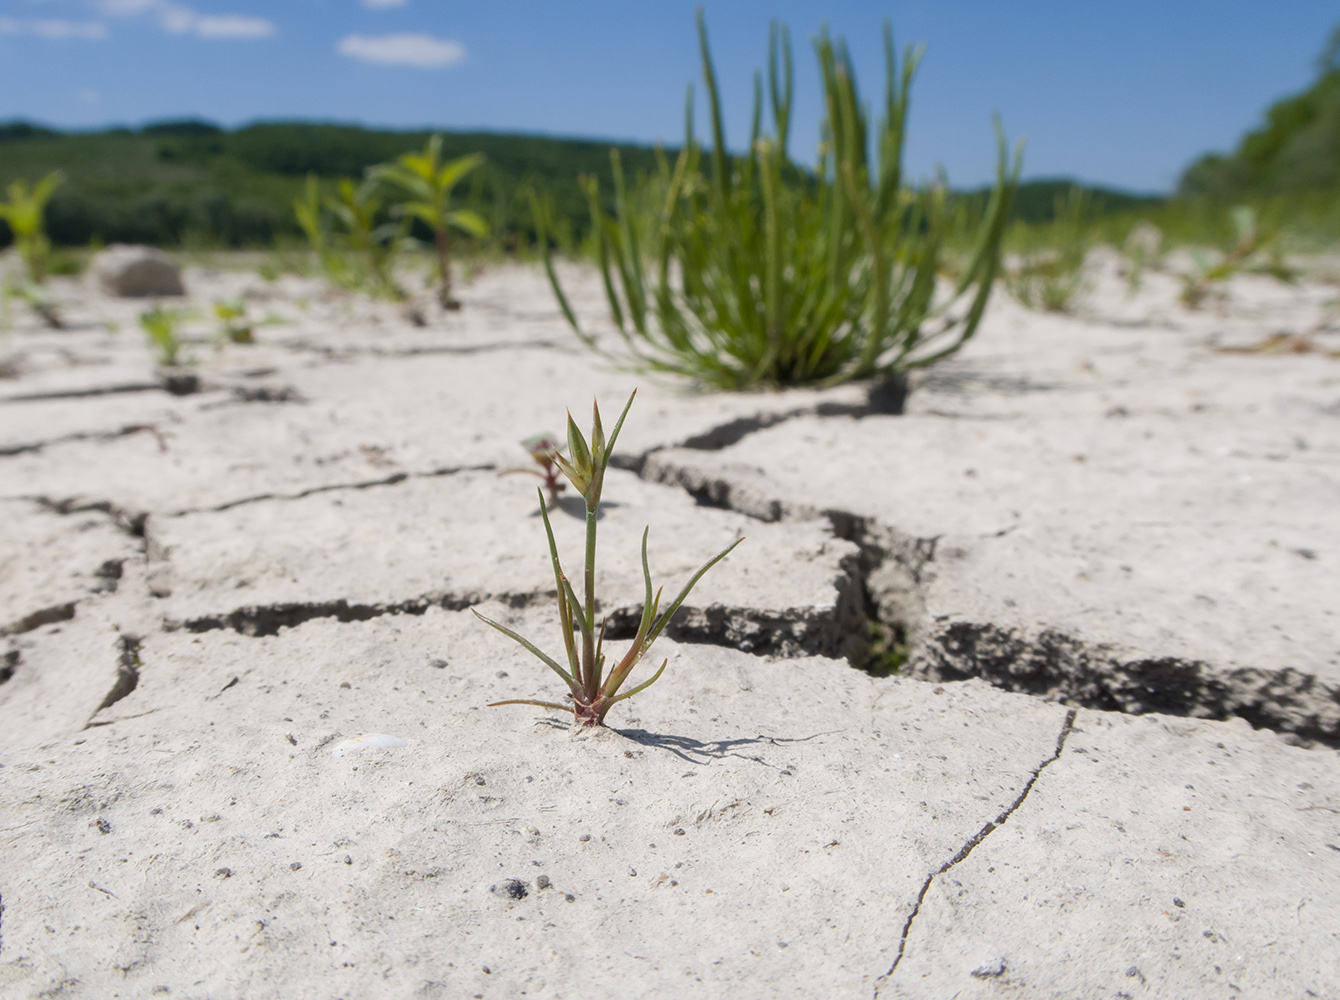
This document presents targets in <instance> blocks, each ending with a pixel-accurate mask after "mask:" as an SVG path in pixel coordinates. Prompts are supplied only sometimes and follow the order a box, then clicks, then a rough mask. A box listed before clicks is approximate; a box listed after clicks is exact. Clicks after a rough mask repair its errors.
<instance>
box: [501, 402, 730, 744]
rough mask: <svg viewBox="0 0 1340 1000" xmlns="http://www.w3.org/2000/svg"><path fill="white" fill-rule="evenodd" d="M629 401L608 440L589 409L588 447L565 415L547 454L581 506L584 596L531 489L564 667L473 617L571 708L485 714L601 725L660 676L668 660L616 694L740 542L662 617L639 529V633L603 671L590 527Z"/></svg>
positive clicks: (511, 634) (515, 702) (548, 705)
mask: <svg viewBox="0 0 1340 1000" xmlns="http://www.w3.org/2000/svg"><path fill="white" fill-rule="evenodd" d="M635 395H636V392H635V393H634V394H633V396H629V397H628V403H627V404H626V405H625V406H624V408H623V413H621V414H620V415H619V420H618V422H617V423H616V424H615V425H614V430H613V432H611V434H610V436H609V440H608V441H606V439H605V431H604V428H603V427H602V426H601V422H600V407H599V406H598V405H597V406H594V407H593V411H594V413H593V417H592V423H591V439H590V442H589V443H588V442H587V439H586V438H585V437H583V436H582V432H581V430H580V429H579V428H578V427H577V423H576V421H574V420H573V419H572V415H571V414H569V415H568V457H566V458H565V457H563V456H562V455H560V454H558V452H557V451H556V450H555V451H551V452H550V455H549V458H550V461H551V462H553V464H554V465H555V466H557V467H558V469H559V470H560V471H561V472H562V473H563V475H564V476H566V477H567V478H568V480H569V481H570V482H571V483H572V485H573V488H574V489H576V491H577V492H578V493H579V494H580V495H581V497H582V499H583V500H585V501H586V562H585V574H584V579H583V583H584V585H585V588H584V590H585V592H584V595H583V597H578V596H577V591H576V590H575V589H574V588H573V586H572V584H571V583H570V582H569V580H568V577H567V575H566V574H565V573H564V572H563V567H562V564H561V563H560V561H559V557H558V545H557V544H556V543H555V541H554V531H553V527H552V526H551V525H550V523H549V511H548V507H547V505H546V503H545V497H544V491H543V490H537V491H536V492H538V493H539V495H540V515H541V517H542V518H543V519H544V531H545V535H546V537H547V538H548V540H549V556H550V560H551V562H552V563H553V569H554V585H555V587H556V588H557V591H558V620H559V628H560V630H561V631H562V633H563V648H564V651H565V653H566V661H567V667H566V668H565V667H564V666H562V665H561V664H560V663H559V661H558V660H556V659H554V658H553V657H551V656H549V655H548V654H547V653H545V652H543V651H542V650H540V649H539V648H538V647H537V646H535V645H534V644H532V643H531V642H530V641H529V640H528V639H525V638H523V637H522V636H521V635H519V634H517V633H516V632H513V631H512V630H511V629H509V628H507V627H506V626H505V625H500V624H499V623H498V622H495V621H492V620H490V619H488V618H485V617H484V616H483V615H481V614H479V612H478V611H476V612H475V615H476V617H478V618H479V619H480V620H481V621H483V622H485V623H486V624H488V625H491V626H492V627H493V628H495V629H497V630H498V631H499V632H501V633H502V634H503V635H505V636H507V637H508V638H509V639H512V640H513V641H515V642H517V643H519V644H520V645H521V646H522V647H524V648H525V649H526V650H527V651H529V652H530V653H533V654H534V655H535V656H537V657H538V658H539V659H540V660H541V661H542V662H543V663H544V664H545V665H546V666H547V667H549V669H550V670H552V671H553V672H554V673H556V674H558V676H559V677H561V678H563V682H564V683H565V684H566V685H567V687H568V691H569V694H570V696H571V698H572V704H570V705H559V704H557V703H555V702H550V701H538V700H534V699H530V698H513V699H509V700H507V701H499V702H494V703H493V705H490V706H489V707H490V708H492V707H494V706H496V705H538V706H540V707H541V708H553V709H558V710H559V711H571V712H572V713H573V716H574V717H575V719H576V722H577V723H578V724H579V725H583V726H600V725H604V723H605V716H606V714H608V712H609V710H610V709H611V708H612V707H614V705H616V704H618V703H619V702H621V701H623V700H625V699H627V698H631V697H632V696H633V695H635V694H637V693H638V692H639V691H644V690H646V689H647V688H649V687H650V686H651V685H652V684H654V683H655V682H656V680H657V679H658V678H659V677H660V676H661V674H662V673H663V672H664V671H665V666H666V662H669V661H666V662H663V663H662V664H661V667H660V669H659V670H657V671H656V673H654V674H653V675H652V676H651V677H650V678H649V679H648V680H646V681H643V682H642V683H641V684H638V685H637V686H636V687H634V688H631V689H629V690H628V691H624V692H622V693H620V690H619V689H620V688H621V687H623V684H624V682H625V681H626V680H627V679H628V677H629V675H630V674H631V673H632V672H633V668H634V667H636V666H637V664H638V663H639V662H640V661H641V660H642V658H643V657H644V656H645V655H646V653H647V651H648V650H650V649H651V646H652V643H654V642H655V641H656V639H657V638H658V637H659V636H660V634H661V632H663V631H664V630H665V627H666V626H667V625H668V624H670V620H671V619H672V618H673V617H674V616H675V612H677V611H678V610H679V608H680V605H682V604H683V603H684V600H685V599H686V598H687V597H688V596H689V592H690V591H691V590H692V589H693V587H694V586H695V585H696V584H697V582H698V581H699V580H700V579H702V576H703V574H704V573H706V572H707V571H708V570H709V569H711V568H712V567H713V566H715V565H716V564H717V563H719V562H720V561H721V560H722V559H724V558H726V556H727V555H729V554H730V552H731V550H732V549H734V548H735V546H736V545H739V544H740V542H742V541H744V539H738V540H736V541H735V542H734V543H733V544H732V545H730V546H729V547H727V548H726V549H725V550H723V551H722V552H720V553H718V554H717V555H716V556H714V557H713V558H711V559H709V560H708V561H707V562H706V563H705V564H704V565H703V567H702V568H701V569H699V570H698V572H696V573H694V574H693V576H692V577H691V578H690V579H689V582H688V583H686V584H685V585H684V589H683V590H681V591H680V592H679V596H678V597H676V598H675V599H674V600H673V601H672V602H671V603H670V606H669V607H668V608H666V610H665V611H663V612H661V611H660V606H661V591H660V590H657V591H656V592H655V594H653V593H652V587H651V569H650V567H649V565H648V563H647V535H648V533H649V532H650V528H648V529H647V530H645V531H643V532H642V577H643V580H644V581H645V583H646V594H645V597H644V599H643V603H642V618H641V620H640V622H639V624H638V629H637V635H636V636H635V637H634V638H633V642H632V645H630V646H629V648H628V652H627V653H625V654H624V656H623V658H622V659H620V660H619V662H618V663H616V664H615V665H614V666H613V667H612V668H611V669H610V670H609V672H608V673H606V672H605V652H604V646H605V626H604V625H603V624H602V625H601V626H600V629H599V631H597V630H596V524H597V521H598V520H599V515H600V495H601V491H602V489H603V488H604V484H605V470H606V468H607V467H608V466H609V461H610V454H611V453H612V452H613V450H614V444H615V442H616V441H617V440H618V438H619V431H620V430H621V429H622V428H623V422H624V418H626V417H627V416H628V411H629V409H630V408H631V407H632V405H633V397H634V396H635ZM574 628H575V630H576V632H577V634H578V635H579V636H580V640H581V648H580V649H578V642H577V638H576V637H574V634H573V632H574Z"/></svg>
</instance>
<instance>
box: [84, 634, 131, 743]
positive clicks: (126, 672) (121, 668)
mask: <svg viewBox="0 0 1340 1000" xmlns="http://www.w3.org/2000/svg"><path fill="white" fill-rule="evenodd" d="M120 646H121V654H120V656H118V657H117V661H116V681H115V682H114V683H113V684H112V688H111V690H110V691H108V692H107V696H106V697H105V698H103V699H102V704H101V705H99V706H98V707H97V708H96V709H94V711H93V715H92V716H90V717H89V721H88V722H87V723H86V724H85V725H84V728H85V729H88V728H89V727H91V726H95V725H98V723H95V722H94V721H93V719H94V718H96V717H97V714H98V713H99V712H101V711H102V710H103V709H104V708H111V707H112V706H113V705H115V704H116V703H117V702H118V701H120V700H121V699H122V698H124V697H126V695H128V694H130V693H131V692H132V691H134V690H135V688H136V687H138V686H139V683H140V667H141V666H142V665H143V664H142V663H141V661H140V649H141V647H142V641H141V640H140V638H139V637H138V636H134V635H123V636H121V639H120Z"/></svg>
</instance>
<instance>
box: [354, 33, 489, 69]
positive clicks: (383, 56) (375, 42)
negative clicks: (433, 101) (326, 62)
mask: <svg viewBox="0 0 1340 1000" xmlns="http://www.w3.org/2000/svg"><path fill="white" fill-rule="evenodd" d="M335 48H336V51H338V52H339V53H340V54H341V55H345V56H348V57H349V58H351V59H358V60H360V61H362V62H369V63H380V64H382V65H384V66H412V67H413V68H415V69H442V68H444V67H446V66H454V65H455V64H456V63H458V62H460V61H461V60H462V59H464V58H465V46H464V45H462V44H461V43H460V42H455V41H452V40H451V39H449V38H434V37H433V36H432V35H422V34H401V35H347V36H345V37H344V38H341V39H340V41H339V43H338V44H337V45H336V46H335Z"/></svg>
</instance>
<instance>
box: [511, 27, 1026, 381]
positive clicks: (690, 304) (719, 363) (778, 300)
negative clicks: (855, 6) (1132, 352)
mask: <svg viewBox="0 0 1340 1000" xmlns="http://www.w3.org/2000/svg"><path fill="white" fill-rule="evenodd" d="M698 34H699V45H700V48H701V52H702V66H703V78H704V82H705V84H706V89H707V97H708V106H709V109H710V111H711V127H712V148H711V152H710V155H707V154H705V153H704V152H703V150H702V148H701V147H700V146H699V144H698V142H697V140H696V139H695V137H694V133H693V123H692V107H693V105H692V90H691V89H690V94H689V107H688V112H687V114H686V129H685V132H686V137H685V143H684V148H683V150H682V151H681V152H680V154H679V156H678V158H677V160H676V162H675V163H674V165H673V167H672V166H671V164H670V163H669V161H668V159H667V158H665V157H662V158H661V162H660V167H659V172H658V175H657V176H655V177H654V178H652V179H651V180H649V181H648V182H647V183H646V184H644V185H642V186H641V188H640V189H638V190H634V191H630V190H629V185H628V184H627V183H626V181H625V178H624V174H623V170H622V167H621V164H620V161H619V157H618V155H617V153H611V160H612V164H613V175H614V207H615V211H614V214H613V215H610V214H609V213H608V212H607V210H606V207H605V198H604V196H603V194H602V192H601V191H600V189H599V185H598V183H597V181H596V180H595V179H593V178H587V179H586V180H585V188H586V194H587V200H588V202H589V207H590V213H591V222H592V229H593V232H594V235H595V240H596V259H597V262H598V264H599V267H600V270H601V274H602V276H603V278H604V284H605V294H606V298H607V300H608V303H609V309H610V314H611V316H612V317H613V319H614V323H615V325H616V326H617V327H618V329H619V331H620V333H621V334H622V340H623V347H624V348H625V349H626V351H627V352H628V354H630V355H631V359H627V358H625V359H623V360H625V362H626V363H628V364H630V365H631V366H632V367H635V368H643V369H649V370H653V371H661V372H667V373H673V374H676V375H681V376H684V377H687V378H690V379H692V380H694V381H695V382H698V383H700V384H702V385H706V386H712V387H716V388H725V389H750V388H755V387H762V386H780V385H823V384H833V383H836V382H841V381H845V380H848V379H875V378H883V377H888V376H892V375H895V374H897V373H899V372H902V371H904V370H906V369H909V368H913V367H917V366H920V365H925V364H930V363H931V362H933V361H935V360H937V359H939V358H942V357H944V356H946V355H948V354H951V353H953V352H954V351H956V350H958V348H959V347H961V346H962V345H963V344H964V343H965V342H966V341H967V340H968V339H969V338H970V337H972V335H973V334H974V333H975V331H976V329H977V326H978V323H979V321H980V319H981V317H982V313H983V311H984V310H985V308H986V303H987V299H988V298H989V296H990V293H991V287H992V283H993V281H994V279H995V276H996V272H997V268H998V266H999V259H1000V242H1001V236H1002V233H1003V231H1004V227H1005V222H1006V220H1007V219H1008V217H1009V209H1010V202H1011V200H1012V197H1013V193H1014V190H1015V187H1016V185H1017V180H1018V172H1019V153H1018V152H1016V154H1015V160H1014V164H1013V167H1012V168H1011V165H1010V163H1009V157H1008V155H1007V150H1006V146H1005V140H1004V138H1003V136H1001V137H999V139H998V153H999V155H998V165H997V176H996V185H995V189H994V191H993V193H992V195H991V199H990V202H989V205H988V207H987V209H986V212H985V214H984V216H983V219H982V222H981V225H980V227H979V229H978V232H977V235H976V239H975V240H974V246H973V250H972V252H971V255H970V257H969V259H968V260H967V262H966V266H965V267H964V268H963V272H962V274H961V276H960V277H959V278H958V280H957V281H955V282H954V283H953V284H952V286H949V287H946V288H944V289H939V288H937V282H936V275H937V271H938V270H939V267H940V265H939V260H940V256H941V249H942V245H943V242H944V238H945V232H946V220H945V217H946V211H945V208H946V206H945V202H946V191H945V188H944V186H943V185H940V184H936V185H931V186H929V187H926V188H923V189H920V190H913V189H910V188H908V187H906V186H905V185H904V184H903V170H902V153H903V140H904V134H905V129H904V125H905V122H906V118H907V110H908V93H909V88H910V86H911V82H912V78H913V76H914V74H915V72H916V67H917V64H918V62H919V60H920V52H919V51H918V50H916V49H913V48H908V49H907V50H906V51H905V54H904V56H903V60H902V63H901V66H900V65H899V64H898V61H897V58H896V56H895V53H894V47H893V35H892V32H891V30H890V29H889V27H888V25H887V24H886V25H885V30H884V50H885V61H886V71H887V76H886V84H885V88H884V94H883V105H884V107H883V116H882V119H881V120H880V121H879V122H878V124H877V125H876V124H874V123H872V122H870V121H869V115H868V113H867V109H866V106H865V105H864V104H863V103H862V101H861V99H860V95H859V93H858V91H857V87H856V80H855V75H854V73H853V68H852V63H851V58H850V56H849V55H848V52H847V49H846V46H845V45H844V44H843V43H842V42H841V41H840V40H838V41H836V42H835V41H833V40H831V39H830V38H829V37H828V36H827V34H826V33H825V34H821V35H820V37H819V39H818V40H817V42H816V43H815V49H816V53H817V55H818V60H819V69H820V76H821V79H822V82H823V97H824V110H825V114H824V119H823V129H822V136H821V138H822V141H821V143H820V146H819V149H820V152H819V159H818V163H817V165H816V167H815V168H814V170H813V172H809V171H806V170H803V169H801V168H799V167H797V166H796V165H795V164H793V163H792V162H791V160H790V159H789V157H788V154H787V145H788V137H789V132H790V125H791V109H792V96H793V86H792V67H791V49H790V42H789V39H788V36H787V33H786V31H785V29H783V28H780V27H778V26H776V25H774V26H773V30H772V35H771V45H770V53H769V73H768V88H767V90H768V95H769V102H770V105H771V110H772V119H773V126H774V128H773V134H772V135H770V136H765V135H763V134H762V132H761V127H760V125H761V121H762V111H763V91H764V87H763V79H762V76H761V75H756V76H755V78H754V113H753V118H752V126H751V130H750V136H749V143H748V145H747V146H746V147H745V152H744V154H743V155H740V156H732V155H730V154H729V152H728V149H727V145H726V138H725V130H724V126H723V124H722V113H721V105H720V95H719V92H718V87H717V78H716V73H715V70H714V69H713V66H712V59H711V53H710V52H709V50H708V44H707V29H706V27H705V24H704V21H703V18H702V14H701V11H700V12H699V16H698ZM871 149H874V150H875V151H876V153H877V155H876V156H874V157H872V156H871V155H870V150H871ZM639 204H644V205H650V206H651V207H650V208H649V209H647V210H644V211H639V209H638V206H639ZM534 210H535V214H536V219H537V223H538V228H539V229H540V245H541V248H542V250H546V251H547V249H548V239H547V233H546V229H547V226H546V224H545V223H546V220H545V215H544V211H543V206H542V204H541V203H540V202H539V200H538V199H537V200H536V201H535V203H534ZM546 263H547V264H548V254H547V253H546ZM548 274H549V277H550V281H551V283H552V285H553V288H554V292H555V295H556V297H557V298H558V301H559V305H560V307H561V308H562V309H563V312H564V315H565V316H566V317H567V319H568V321H569V323H571V324H572V326H573V327H574V329H575V330H576V331H577V333H578V335H579V336H581V337H582V339H583V340H585V341H586V343H587V344H588V345H589V346H591V347H593V348H596V349H601V348H600V345H598V344H597V342H596V340H595V338H594V337H593V336H590V335H588V334H587V333H585V332H584V331H583V330H582V328H581V326H580V325H579V324H578V322H577V319H576V316H575V315H574V314H573V311H572V309H571V308H570V306H569V304H568V302H567V299H566V297H565V296H564V294H563V290H562V288H561V287H560V286H559V282H558V280H557V278H556V277H555V275H554V271H553V267H552V266H551V265H550V266H549V267H548Z"/></svg>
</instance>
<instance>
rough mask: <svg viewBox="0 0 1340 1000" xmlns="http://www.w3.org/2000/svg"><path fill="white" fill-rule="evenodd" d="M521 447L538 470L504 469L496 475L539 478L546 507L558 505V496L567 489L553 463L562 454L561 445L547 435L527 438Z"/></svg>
mask: <svg viewBox="0 0 1340 1000" xmlns="http://www.w3.org/2000/svg"><path fill="white" fill-rule="evenodd" d="M521 447H523V448H525V449H526V451H528V452H530V457H531V458H532V459H534V460H535V464H536V465H538V466H539V468H538V469H535V468H531V467H525V468H516V469H504V470H503V471H502V472H500V473H498V474H499V475H500V476H510V475H514V474H516V473H525V474H526V475H530V476H539V477H540V479H542V480H543V481H544V486H543V487H542V488H543V489H544V491H545V492H546V493H548V494H549V504H548V506H550V507H552V506H554V505H555V504H556V503H558V495H559V494H560V493H562V492H563V490H564V489H566V488H567V487H566V484H565V483H564V482H563V480H562V479H561V478H560V475H559V471H558V465H557V464H556V463H555V462H554V458H555V456H558V455H561V454H562V452H563V445H562V444H561V443H559V441H558V439H557V438H554V437H551V436H550V435H548V434H536V435H535V436H534V437H528V438H526V440H524V441H522V442H521Z"/></svg>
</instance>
